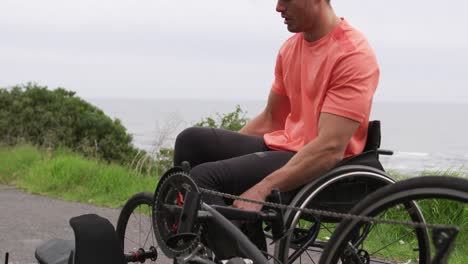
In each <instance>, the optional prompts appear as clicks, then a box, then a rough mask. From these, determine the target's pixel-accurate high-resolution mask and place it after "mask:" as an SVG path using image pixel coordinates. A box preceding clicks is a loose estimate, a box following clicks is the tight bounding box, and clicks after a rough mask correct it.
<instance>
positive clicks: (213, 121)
mask: <svg viewBox="0 0 468 264" xmlns="http://www.w3.org/2000/svg"><path fill="white" fill-rule="evenodd" d="M246 114H247V112H245V111H243V110H242V109H241V107H240V106H239V105H236V109H235V110H234V112H230V113H227V114H222V115H221V114H219V113H217V114H216V116H217V117H216V118H213V117H207V118H204V119H202V120H201V121H200V122H198V123H196V124H195V126H198V127H213V128H222V129H227V130H231V131H239V130H240V129H241V128H243V127H244V126H245V125H246V124H247V122H248V121H249V119H248V118H246V117H245V115H246Z"/></svg>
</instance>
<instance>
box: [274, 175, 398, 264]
mask: <svg viewBox="0 0 468 264" xmlns="http://www.w3.org/2000/svg"><path fill="white" fill-rule="evenodd" d="M392 183H394V180H393V179H391V178H390V177H389V176H388V175H386V174H385V173H384V172H382V171H378V170H376V169H373V168H370V167H366V166H345V167H342V168H338V169H336V170H333V171H331V172H330V173H328V174H326V175H324V176H322V177H320V178H318V179H316V180H314V181H313V182H311V183H309V184H308V185H306V186H304V187H303V188H302V189H301V191H300V192H299V193H298V194H296V196H295V198H294V199H293V200H292V202H291V204H290V205H292V206H294V207H299V208H303V209H311V208H312V209H320V210H326V211H333V212H341V213H344V212H348V211H349V210H350V209H351V207H352V206H353V205H355V204H357V202H358V201H360V200H362V199H364V198H363V197H365V196H366V195H367V194H368V193H370V192H373V191H375V190H377V189H379V188H382V187H383V186H385V185H388V184H392ZM339 221H340V219H336V218H332V217H319V216H315V215H312V214H309V213H306V212H300V211H296V210H287V211H286V213H285V214H284V224H285V227H286V230H287V233H286V234H285V236H284V237H283V238H282V239H281V240H279V241H277V243H276V245H275V256H276V257H277V258H278V259H279V260H280V261H281V262H283V263H288V264H293V263H298V264H303V263H310V264H316V263H318V261H319V259H320V256H321V254H322V251H323V248H324V246H325V244H326V243H327V240H328V239H329V238H330V236H331V234H332V233H333V232H334V230H335V228H336V226H337V225H338V223H339ZM367 231H368V228H367V226H364V227H363V228H362V229H361V230H360V232H359V233H357V234H356V236H355V237H354V238H353V242H354V243H359V241H361V240H362V238H363V237H364V236H365V235H366V233H367Z"/></svg>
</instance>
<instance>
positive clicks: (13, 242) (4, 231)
mask: <svg viewBox="0 0 468 264" xmlns="http://www.w3.org/2000/svg"><path fill="white" fill-rule="evenodd" d="M91 213H93V214H97V215H100V216H102V217H105V218H107V219H109V221H110V222H111V223H112V224H113V225H114V226H115V225H116V223H117V219H118V217H119V213H120V209H110V208H105V207H98V206H93V205H89V204H84V203H74V202H65V201H62V200H58V199H54V198H50V197H45V196H40V195H31V194H27V193H24V192H22V191H19V190H17V189H15V188H13V187H10V186H5V185H0V263H1V264H3V263H4V259H5V254H6V252H9V254H10V256H9V263H10V264H20V263H21V264H29V263H37V261H36V259H35V257H34V252H35V249H36V247H37V246H39V245H40V244H42V243H44V242H45V241H47V240H50V239H54V238H61V239H67V240H72V239H74V235H73V230H72V229H71V227H70V225H69V220H70V218H72V217H75V216H79V215H82V214H91ZM161 255H162V254H161ZM157 263H162V264H164V263H172V262H171V261H169V260H168V259H167V258H164V257H163V256H160V258H159V259H158V261H157Z"/></svg>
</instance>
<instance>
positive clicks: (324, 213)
mask: <svg viewBox="0 0 468 264" xmlns="http://www.w3.org/2000/svg"><path fill="white" fill-rule="evenodd" d="M198 189H199V190H200V192H202V193H205V194H211V195H214V196H219V197H223V198H227V199H232V200H239V201H244V202H249V203H254V204H260V205H263V206H268V207H272V208H278V209H287V210H293V211H300V212H303V213H309V214H312V215H318V216H325V217H335V218H339V219H346V220H349V219H350V220H357V221H361V222H365V223H370V224H375V223H379V224H388V225H404V226H410V227H415V228H431V229H433V228H444V229H445V228H459V229H460V231H461V230H467V229H468V227H466V226H463V227H457V226H449V225H443V224H426V223H419V222H410V221H398V220H387V219H381V218H376V217H368V216H360V215H353V214H345V213H337V212H332V211H325V210H319V209H311V208H299V207H295V206H291V205H285V204H278V203H272V202H266V201H259V200H253V199H248V198H244V197H241V196H237V195H233V194H228V193H222V192H217V191H213V190H208V189H205V188H200V187H199V188H198Z"/></svg>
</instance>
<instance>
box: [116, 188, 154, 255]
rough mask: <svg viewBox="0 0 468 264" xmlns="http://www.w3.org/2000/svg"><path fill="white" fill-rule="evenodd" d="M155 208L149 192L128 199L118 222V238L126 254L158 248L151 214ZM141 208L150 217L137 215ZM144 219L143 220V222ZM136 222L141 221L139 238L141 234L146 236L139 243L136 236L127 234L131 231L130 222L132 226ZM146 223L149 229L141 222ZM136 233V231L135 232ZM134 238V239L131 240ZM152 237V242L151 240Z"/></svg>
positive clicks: (139, 238)
mask: <svg viewBox="0 0 468 264" xmlns="http://www.w3.org/2000/svg"><path fill="white" fill-rule="evenodd" d="M152 207H153V194H152V193H149V192H140V193H137V194H135V195H133V196H132V197H130V199H128V201H127V202H126V203H125V205H124V206H123V207H122V210H121V211H120V215H119V218H118V220H117V227H116V232H117V237H118V239H119V242H120V245H121V247H122V249H123V250H124V252H127V251H129V250H130V248H132V249H139V248H143V249H145V250H148V249H149V248H150V247H151V246H154V247H155V248H157V242H156V238H155V237H154V236H155V235H154V231H153V225H152V220H151V213H152ZM139 208H141V209H142V210H143V211H144V213H148V214H149V215H148V216H146V215H144V214H141V213H137V212H136V211H138V210H139ZM142 219H143V220H142ZM135 220H136V221H137V222H138V221H139V225H140V226H138V227H139V230H138V231H137V232H138V236H139V235H140V234H143V235H144V237H143V238H144V239H141V236H139V237H138V241H136V239H135V238H133V236H134V235H135V234H132V235H130V234H127V233H128V232H129V231H130V230H129V221H132V223H131V224H134V223H135ZM142 221H143V222H145V223H146V224H147V227H144V226H141V222H142ZM135 231H136V230H135ZM130 236H132V238H130ZM149 237H151V240H150V239H149Z"/></svg>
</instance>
